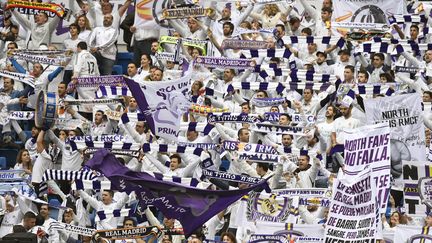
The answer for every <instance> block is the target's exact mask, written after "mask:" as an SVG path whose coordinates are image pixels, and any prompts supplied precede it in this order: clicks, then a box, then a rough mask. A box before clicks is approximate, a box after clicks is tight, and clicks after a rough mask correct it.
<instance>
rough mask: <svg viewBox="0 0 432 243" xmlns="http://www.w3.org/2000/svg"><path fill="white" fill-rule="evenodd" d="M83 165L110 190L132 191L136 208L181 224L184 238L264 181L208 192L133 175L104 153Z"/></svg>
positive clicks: (262, 185) (145, 175)
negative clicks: (98, 174) (104, 179)
mask: <svg viewBox="0 0 432 243" xmlns="http://www.w3.org/2000/svg"><path fill="white" fill-rule="evenodd" d="M86 166H88V167H90V168H91V169H94V170H96V171H99V172H101V173H103V174H104V176H105V177H107V178H108V179H109V180H110V181H111V186H112V188H113V189H114V190H119V191H125V192H127V193H130V192H132V191H135V192H136V195H137V198H138V200H139V201H140V207H141V208H145V207H146V206H147V205H154V206H156V207H157V208H158V209H159V210H161V211H162V213H163V214H164V216H166V217H168V218H175V219H177V220H179V221H180V223H181V224H182V225H183V228H184V232H185V235H186V237H188V236H189V235H190V234H191V233H192V232H193V231H194V230H195V229H197V228H198V227H200V226H202V225H203V224H204V223H205V222H206V221H207V220H209V219H210V218H211V217H213V216H214V215H216V214H217V213H219V212H220V211H222V210H224V209H226V208H227V207H228V206H229V205H230V204H232V203H234V202H235V201H237V200H239V199H240V198H241V197H242V196H244V195H246V194H247V193H249V192H250V191H252V190H255V189H259V188H265V187H266V185H267V181H266V180H264V181H262V182H260V183H258V184H256V185H251V186H250V187H249V188H247V189H243V190H230V191H211V190H201V189H197V188H194V187H188V186H184V185H181V184H178V183H174V182H166V181H161V180H159V179H157V178H155V177H152V176H151V175H149V174H147V173H145V172H134V171H131V170H129V169H128V168H127V167H125V166H124V165H122V164H121V163H120V162H119V161H118V160H117V159H116V158H115V156H114V155H112V154H110V153H109V152H108V151H107V150H100V151H98V152H97V153H95V155H94V157H93V158H92V159H91V160H89V161H88V162H87V163H86Z"/></svg>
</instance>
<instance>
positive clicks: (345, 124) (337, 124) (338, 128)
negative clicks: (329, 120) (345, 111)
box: [332, 116, 360, 144]
mask: <svg viewBox="0 0 432 243" xmlns="http://www.w3.org/2000/svg"><path fill="white" fill-rule="evenodd" d="M359 126H360V121H359V120H357V119H355V118H353V117H350V118H348V119H345V117H343V116H342V117H339V118H337V119H336V120H335V121H334V122H333V131H332V132H335V133H336V143H338V144H344V143H345V137H344V136H343V133H342V131H343V130H345V129H347V128H350V129H352V128H357V127H359Z"/></svg>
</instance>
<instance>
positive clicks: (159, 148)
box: [142, 143, 204, 156]
mask: <svg viewBox="0 0 432 243" xmlns="http://www.w3.org/2000/svg"><path fill="white" fill-rule="evenodd" d="M142 151H143V152H144V153H149V152H160V153H180V154H185V153H186V154H194V155H197V156H201V154H202V153H203V152H204V150H203V149H201V148H194V147H187V146H180V145H175V144H152V143H144V144H143V146H142Z"/></svg>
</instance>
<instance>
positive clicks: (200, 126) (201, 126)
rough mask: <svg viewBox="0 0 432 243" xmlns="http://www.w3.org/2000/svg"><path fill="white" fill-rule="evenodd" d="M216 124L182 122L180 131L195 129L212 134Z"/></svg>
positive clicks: (205, 133)
mask: <svg viewBox="0 0 432 243" xmlns="http://www.w3.org/2000/svg"><path fill="white" fill-rule="evenodd" d="M213 128H214V126H213V125H211V124H208V123H198V122H181V123H180V131H195V132H202V133H204V135H208V134H210V132H211V130H213Z"/></svg>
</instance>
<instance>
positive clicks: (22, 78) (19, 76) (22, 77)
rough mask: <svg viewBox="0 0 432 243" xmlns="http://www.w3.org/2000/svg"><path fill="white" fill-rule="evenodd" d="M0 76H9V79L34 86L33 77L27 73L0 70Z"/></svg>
mask: <svg viewBox="0 0 432 243" xmlns="http://www.w3.org/2000/svg"><path fill="white" fill-rule="evenodd" d="M0 77H4V78H10V79H13V80H16V81H19V82H22V83H25V84H28V85H30V86H31V87H33V88H34V86H35V81H34V77H33V76H31V75H29V74H25V73H14V72H9V71H0Z"/></svg>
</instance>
